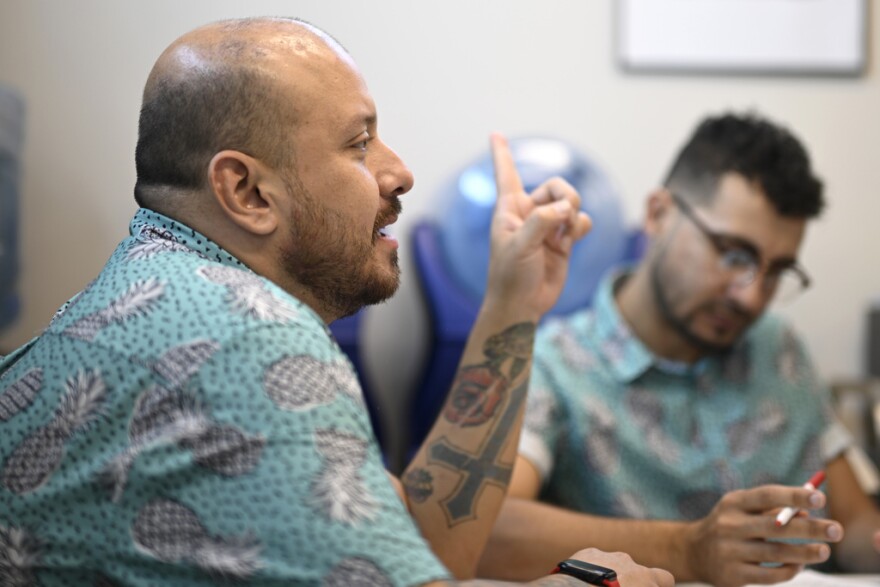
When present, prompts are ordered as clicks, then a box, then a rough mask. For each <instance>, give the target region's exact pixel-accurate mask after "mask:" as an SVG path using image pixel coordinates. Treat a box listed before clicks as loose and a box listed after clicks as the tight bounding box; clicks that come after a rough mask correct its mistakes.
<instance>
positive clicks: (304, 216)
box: [281, 178, 401, 318]
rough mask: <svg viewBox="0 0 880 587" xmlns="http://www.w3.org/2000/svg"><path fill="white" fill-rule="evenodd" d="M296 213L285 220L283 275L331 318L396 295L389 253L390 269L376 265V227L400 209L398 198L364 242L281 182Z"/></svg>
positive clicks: (297, 188)
mask: <svg viewBox="0 0 880 587" xmlns="http://www.w3.org/2000/svg"><path fill="white" fill-rule="evenodd" d="M285 183H286V185H287V191H288V195H289V196H290V197H291V198H292V199H293V202H294V207H295V210H296V211H297V213H296V214H295V217H294V218H291V223H290V240H289V242H288V245H287V247H286V248H285V249H284V250H283V251H281V260H282V263H283V264H284V269H285V271H286V272H287V274H288V275H289V276H290V277H291V279H293V280H294V281H295V282H296V283H298V284H299V285H301V286H303V287H304V288H306V289H307V290H308V291H309V292H310V293H311V294H312V295H313V296H314V297H315V299H316V300H318V302H319V303H321V304H322V306H323V308H324V309H325V310H328V311H329V312H330V313H331V314H332V315H333V316H334V317H335V318H342V317H344V316H350V315H352V314H354V313H356V312H357V311H358V310H360V309H361V308H363V307H364V306H368V305H372V304H378V303H380V302H384V301H385V300H387V299H388V298H390V297H391V296H392V295H394V292H396V291H397V287H398V285H399V284H400V268H399V266H398V262H397V251H392V252H391V257H390V263H389V268H390V271H387V270H384V271H383V270H382V269H381V267H378V266H377V259H376V256H375V251H376V246H375V245H376V240H377V239H378V238H379V227H380V226H382V225H383V224H385V223H386V222H387V220H388V219H389V218H391V217H393V216H395V215H397V214H399V213H400V211H401V205H400V200H399V199H398V198H396V197H395V198H394V199H392V200H391V201H390V208H389V209H388V210H386V211H384V212H380V213H379V215H378V216H377V217H376V220H375V222H374V227H373V235H372V238H371V240H370V241H369V242H366V241H364V240H363V239H361V238H359V237H358V236H356V235H355V234H354V231H353V230H352V226H351V221H350V220H349V219H348V218H345V217H344V216H342V215H341V214H339V213H338V212H336V211H334V210H330V209H328V208H326V207H324V206H322V205H321V204H320V203H319V202H318V201H317V199H316V198H314V197H312V195H311V194H310V193H309V192H308V190H307V189H306V188H305V186H302V184H299V183H298V182H297V181H296V180H292V181H291V180H290V178H288V180H286V181H285Z"/></svg>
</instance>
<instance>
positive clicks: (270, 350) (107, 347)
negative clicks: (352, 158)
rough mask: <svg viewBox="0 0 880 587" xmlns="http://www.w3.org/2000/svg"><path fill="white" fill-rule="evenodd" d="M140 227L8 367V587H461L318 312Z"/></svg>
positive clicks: (0, 477)
mask: <svg viewBox="0 0 880 587" xmlns="http://www.w3.org/2000/svg"><path fill="white" fill-rule="evenodd" d="M130 230H131V236H130V237H129V238H127V239H126V240H124V241H123V242H122V243H121V244H120V245H119V247H118V248H117V249H116V251H115V252H114V253H113V255H112V257H111V258H110V260H109V261H108V263H107V265H106V266H105V268H104V269H103V271H102V272H101V273H100V275H98V277H97V278H96V279H95V280H94V281H93V282H92V283H90V284H89V285H88V286H87V287H86V288H85V290H83V291H82V292H81V293H80V294H78V295H77V296H75V297H74V298H73V299H72V300H71V301H70V302H68V303H67V304H65V306H63V307H62V308H61V309H60V310H59V311H58V312H57V313H56V315H55V317H54V318H53V320H52V321H51V323H50V325H49V326H48V327H47V328H46V330H45V331H44V332H43V333H42V334H41V335H39V336H38V337H37V338H35V339H34V340H32V341H31V342H29V343H28V344H26V345H25V346H24V347H22V348H20V349H18V350H17V351H15V352H13V353H12V354H11V355H9V356H7V357H5V358H4V359H3V360H2V361H0V584H3V585H22V586H24V585H34V586H36V585H43V586H46V587H51V586H63V585H64V586H77V587H81V586H92V585H94V586H97V585H103V586H110V585H127V586H129V585H130V586H147V585H150V586H155V585H169V586H170V585H173V586H196V585H199V586H206V585H227V584H228V585H239V584H241V585H253V586H264V585H265V586H269V585H338V586H342V585H388V586H404V585H419V584H422V583H425V582H428V581H431V580H438V579H443V578H447V577H448V576H449V574H448V571H447V570H446V569H445V568H444V567H443V566H442V565H441V564H440V563H439V561H438V560H437V559H436V558H435V557H434V555H433V554H432V553H431V551H430V549H429V547H428V545H427V544H426V542H425V541H424V540H423V539H422V537H421V535H420V533H419V531H418V529H417V528H416V526H415V525H414V523H413V521H412V519H411V518H410V516H409V515H408V513H407V511H406V509H405V507H404V505H403V504H402V502H401V501H400V499H399V498H398V496H397V494H396V493H395V492H394V489H393V488H392V486H391V484H390V482H389V479H388V478H387V475H386V472H385V469H384V467H383V465H382V459H381V456H380V452H379V449H378V446H377V443H376V441H375V438H374V436H373V432H372V429H371V428H370V424H369V419H368V416H367V412H366V410H365V406H364V403H363V398H362V395H361V390H360V388H359V386H358V383H357V379H356V376H355V373H354V371H353V368H352V366H351V364H350V363H349V361H348V359H347V358H346V357H345V356H344V355H343V354H342V352H341V351H340V349H339V347H338V346H337V345H336V343H335V342H334V341H333V339H332V337H331V335H330V333H329V331H328V329H327V327H326V325H325V324H324V323H323V322H322V321H321V319H320V318H319V317H318V315H317V314H315V313H314V312H313V311H312V310H311V309H310V308H309V307H307V306H306V305H304V304H303V303H301V302H300V301H298V300H297V299H295V298H293V297H292V296H290V295H289V294H287V293H286V292H284V291H283V290H281V289H280V288H278V287H276V286H275V285H274V284H273V283H271V282H270V281H268V280H266V279H263V278H261V277H260V276H258V275H256V274H255V273H253V272H252V271H250V270H249V269H248V268H247V267H245V266H244V265H242V264H241V263H240V262H239V261H238V260H237V259H235V258H234V257H233V256H231V255H230V254H229V253H227V252H226V251H224V250H223V249H222V248H220V247H219V246H218V245H217V244H215V243H213V242H211V241H210V240H208V239H207V238H205V237H204V236H203V235H201V234H199V233H197V232H195V231H194V230H192V229H190V228H188V227H187V226H184V225H182V224H180V223H178V222H176V221H174V220H172V219H170V218H167V217H165V216H162V215H160V214H157V213H155V212H152V211H150V210H146V209H141V210H139V211H138V212H137V214H136V215H135V217H134V219H133V220H132V222H131V226H130Z"/></svg>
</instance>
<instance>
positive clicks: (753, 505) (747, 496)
mask: <svg viewBox="0 0 880 587" xmlns="http://www.w3.org/2000/svg"><path fill="white" fill-rule="evenodd" d="M722 502H725V503H727V504H728V505H732V506H734V507H737V508H738V509H741V510H744V511H747V512H767V511H770V510H772V509H774V508H782V507H796V508H801V509H808V510H813V509H818V508H821V507H823V506H824V505H825V494H824V493H822V492H821V491H816V490H810V489H804V488H802V487H787V486H784V485H762V486H760V487H755V488H752V489H742V490H739V491H732V492H730V493H728V494H726V495H725V496H724V497H723V498H722Z"/></svg>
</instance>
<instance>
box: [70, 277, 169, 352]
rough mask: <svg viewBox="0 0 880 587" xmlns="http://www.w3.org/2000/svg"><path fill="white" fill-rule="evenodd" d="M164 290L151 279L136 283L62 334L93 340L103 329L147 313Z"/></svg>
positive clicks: (160, 284) (161, 284)
mask: <svg viewBox="0 0 880 587" xmlns="http://www.w3.org/2000/svg"><path fill="white" fill-rule="evenodd" d="M164 290H165V285H164V284H163V283H161V282H160V281H159V280H158V279H156V278H153V277H151V278H149V279H145V280H142V281H136V282H135V283H133V284H132V285H131V287H129V288H128V290H127V291H126V292H125V293H123V294H122V295H121V296H119V297H118V298H116V299H115V300H113V301H112V302H110V304H109V305H108V306H107V307H106V308H104V309H103V310H100V311H98V312H95V313H93V314H88V315H87V316H84V317H82V318H80V319H79V320H77V321H76V322H74V323H73V324H71V325H70V326H68V327H67V328H66V329H65V330H64V334H65V335H67V336H70V337H73V338H79V339H82V340H87V341H92V340H95V337H96V336H97V335H98V333H99V332H100V331H101V330H102V329H104V328H105V327H107V326H109V325H111V324H113V323H117V322H125V321H126V320H129V319H131V318H134V317H135V316H142V315H144V314H146V313H148V312H149V311H150V310H151V309H152V308H153V307H154V305H155V303H156V301H157V300H158V299H159V298H161V297H162V294H163V293H164Z"/></svg>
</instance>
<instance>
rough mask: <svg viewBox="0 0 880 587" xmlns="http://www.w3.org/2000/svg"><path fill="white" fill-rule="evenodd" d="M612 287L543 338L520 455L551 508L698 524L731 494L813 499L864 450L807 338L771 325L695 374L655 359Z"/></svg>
mask: <svg viewBox="0 0 880 587" xmlns="http://www.w3.org/2000/svg"><path fill="white" fill-rule="evenodd" d="M624 278H625V276H620V275H613V276H609V277H607V278H606V279H604V280H603V282H602V283H601V284H600V286H599V289H598V291H597V294H596V299H595V305H594V307H593V308H591V309H588V310H582V311H580V312H577V313H575V314H572V315H570V316H567V317H565V318H561V319H557V320H554V321H551V322H548V323H547V324H546V325H545V326H543V327H542V328H540V329H539V332H538V335H537V338H536V343H535V359H534V366H533V369H532V379H531V386H530V390H529V399H528V405H527V408H526V417H525V423H524V430H523V433H522V436H521V439H520V448H519V450H520V455H521V456H523V457H525V458H526V459H527V460H529V462H531V463H532V464H533V465H534V466H535V467H536V468H537V470H538V471H539V474H540V476H541V479H542V489H541V499H543V500H545V501H548V502H551V503H554V504H556V505H559V506H562V507H565V508H568V509H573V510H577V511H582V512H587V513H591V514H595V515H601V516H611V517H624V518H639V519H665V520H693V519H697V518H701V517H703V516H705V515H706V514H708V513H709V511H710V510H711V509H712V507H713V506H714V505H715V503H716V502H717V501H718V500H719V499H720V498H721V496H722V495H724V494H725V493H727V492H729V491H732V490H735V489H741V488H747V487H753V486H756V485H761V484H766V483H782V484H786V485H793V486H800V485H802V484H803V483H805V482H806V481H807V479H809V478H810V476H811V475H812V474H813V473H814V472H815V471H816V470H818V469H819V468H821V467H822V466H823V464H824V463H825V462H827V461H829V460H831V459H832V458H834V457H835V456H837V455H839V454H840V453H841V452H842V451H843V450H845V448H846V447H848V446H849V444H850V443H851V438H850V436H849V434H848V433H847V432H846V430H845V428H843V426H842V425H841V424H839V423H838V422H837V420H836V419H835V418H834V415H833V412H832V409H831V407H830V400H829V394H828V390H827V388H826V386H825V385H824V384H823V383H822V382H821V381H820V379H819V377H818V376H817V374H816V372H815V370H814V369H813V366H812V364H811V363H810V360H809V358H808V356H807V353H806V351H805V349H804V345H803V344H802V343H801V341H800V340H799V339H798V338H797V336H796V335H795V334H794V332H793V331H792V330H791V329H790V328H789V327H788V326H787V325H786V324H785V323H784V322H783V321H782V320H780V319H779V318H777V317H775V316H773V315H765V316H764V317H762V318H760V319H759V320H758V321H757V322H756V323H755V324H753V325H752V327H751V328H750V329H749V330H748V332H747V333H746V334H745V335H744V337H743V338H742V339H741V340H740V341H739V342H738V343H737V344H736V346H734V347H733V348H732V349H730V351H728V352H726V353H724V354H722V355H718V356H713V357H707V358H704V359H702V360H700V361H698V362H696V363H694V364H681V363H673V362H670V361H666V360H663V359H661V358H659V357H657V356H655V355H653V354H652V353H651V352H650V351H649V350H648V349H647V348H646V347H645V346H644V345H643V344H642V343H641V341H640V340H639V339H637V338H636V337H635V336H634V335H633V333H632V332H631V331H630V329H629V328H628V326H627V324H626V322H625V321H624V320H623V318H622V317H621V316H620V314H619V312H618V310H617V305H616V302H615V300H614V292H613V288H614V285H615V283H618V284H619V283H620V281H619V280H620V279H624Z"/></svg>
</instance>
